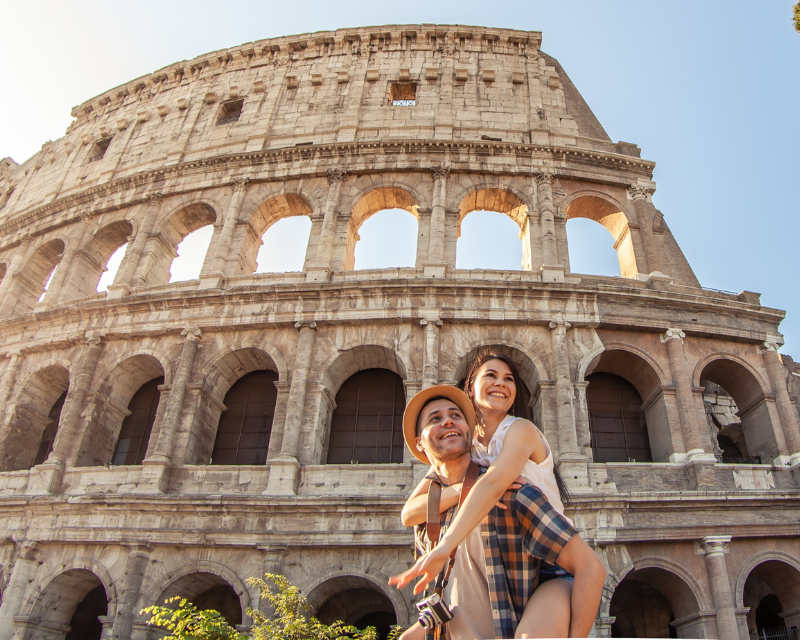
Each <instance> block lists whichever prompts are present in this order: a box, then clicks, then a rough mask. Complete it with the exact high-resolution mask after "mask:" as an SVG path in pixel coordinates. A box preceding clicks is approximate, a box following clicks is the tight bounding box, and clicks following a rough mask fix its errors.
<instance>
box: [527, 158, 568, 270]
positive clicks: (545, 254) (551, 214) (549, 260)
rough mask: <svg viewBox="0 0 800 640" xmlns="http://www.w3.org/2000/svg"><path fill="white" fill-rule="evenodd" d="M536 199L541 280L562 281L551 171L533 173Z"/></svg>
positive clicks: (562, 266) (563, 268)
mask: <svg viewBox="0 0 800 640" xmlns="http://www.w3.org/2000/svg"><path fill="white" fill-rule="evenodd" d="M533 177H534V181H535V182H536V199H537V204H538V208H539V227H540V229H541V234H542V266H541V267H540V269H539V271H540V272H541V274H542V281H543V282H564V272H565V271H566V269H565V267H564V265H562V264H560V263H559V260H558V239H557V238H556V222H555V216H556V213H555V205H554V204H553V181H554V176H553V174H552V173H544V172H543V173H536V174H534V176H533Z"/></svg>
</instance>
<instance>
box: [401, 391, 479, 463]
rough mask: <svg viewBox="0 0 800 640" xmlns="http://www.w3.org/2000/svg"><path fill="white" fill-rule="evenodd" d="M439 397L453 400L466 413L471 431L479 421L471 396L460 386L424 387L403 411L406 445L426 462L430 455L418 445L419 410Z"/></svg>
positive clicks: (415, 455) (465, 416)
mask: <svg viewBox="0 0 800 640" xmlns="http://www.w3.org/2000/svg"><path fill="white" fill-rule="evenodd" d="M437 397H438V398H447V399H448V400H452V401H453V402H454V403H455V404H456V406H457V407H458V408H459V409H461V413H463V414H464V418H466V420H467V424H468V425H469V428H470V430H471V431H474V430H475V424H476V423H477V422H478V420H477V418H476V417H475V409H474V408H473V406H472V401H471V400H470V399H469V396H467V394H466V393H464V392H463V391H462V390H461V389H459V388H458V387H453V386H451V385H449V384H438V385H436V386H433V387H428V388H427V389H423V390H422V391H420V392H419V393H418V394H417V395H415V396H414V397H413V398H411V401H410V402H409V403H408V405H407V406H406V410H405V413H403V437H404V438H405V440H406V446H407V447H408V449H409V450H410V451H411V453H413V454H414V457H415V458H417V460H419V461H421V462H424V463H425V464H430V461H429V460H428V456H427V455H425V452H424V451H420V450H418V449H417V447H416V440H417V418H418V417H419V412H420V411H422V408H423V407H424V406H425V405H426V404H427V403H428V401H430V400H431V399H432V398H437Z"/></svg>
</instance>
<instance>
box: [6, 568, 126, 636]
mask: <svg viewBox="0 0 800 640" xmlns="http://www.w3.org/2000/svg"><path fill="white" fill-rule="evenodd" d="M36 584H37V587H38V588H36V589H35V595H34V596H33V597H31V598H29V599H28V600H27V601H26V602H25V603H24V604H23V606H22V607H21V613H22V615H24V616H25V617H27V618H28V619H29V620H35V621H36V623H35V624H37V629H38V630H41V631H40V632H44V633H45V634H47V636H46V637H48V638H51V637H58V636H57V635H56V636H52V635H49V634H48V632H50V633H53V631H54V630H56V629H59V630H61V632H62V633H66V630H67V629H69V628H70V624H71V623H73V619H74V618H73V616H74V615H75V613H76V610H77V609H78V608H79V606H81V604H82V603H83V602H84V600H85V599H86V598H87V597H90V596H91V595H92V594H93V592H95V591H96V590H98V589H99V590H100V597H101V598H102V597H103V594H104V595H105V601H106V615H108V616H109V617H112V619H113V616H115V615H116V609H117V594H116V590H115V588H114V582H113V580H111V577H110V575H109V574H108V572H107V571H106V570H105V569H104V568H103V567H102V565H100V564H99V563H98V562H96V561H94V560H92V559H91V558H76V559H75V560H73V561H72V562H69V563H68V564H67V565H66V566H64V565H61V566H58V567H57V568H56V569H55V570H54V571H52V572H51V573H50V574H49V575H48V576H46V577H45V579H44V580H41V581H39V580H37V581H36ZM101 602H102V600H101ZM29 628H30V627H29ZM35 633H36V632H34V634H35ZM56 633H58V632H56ZM34 637H39V636H38V635H34ZM43 637H44V636H43ZM62 637H63V636H62Z"/></svg>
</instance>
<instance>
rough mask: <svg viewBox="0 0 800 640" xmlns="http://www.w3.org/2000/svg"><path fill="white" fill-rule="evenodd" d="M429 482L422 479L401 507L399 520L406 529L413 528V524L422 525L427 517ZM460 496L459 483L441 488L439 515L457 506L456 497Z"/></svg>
mask: <svg viewBox="0 0 800 640" xmlns="http://www.w3.org/2000/svg"><path fill="white" fill-rule="evenodd" d="M430 486H431V481H430V480H428V479H427V478H423V479H422V482H420V483H419V484H418V485H417V486H416V488H415V489H414V490H413V491H412V492H411V495H410V496H409V497H408V500H406V503H405V504H404V505H403V510H402V511H401V512H400V520H401V521H402V523H403V525H404V526H406V527H413V526H414V525H415V524H422V523H423V522H425V520H426V519H427V517H428V489H429V488H430ZM460 494H461V483H460V482H459V483H458V484H454V485H451V486H449V487H443V488H442V499H441V502H440V504H439V513H444V512H445V511H447V510H448V509H449V508H450V507H452V506H454V505H457V504H458V496H459V495H460Z"/></svg>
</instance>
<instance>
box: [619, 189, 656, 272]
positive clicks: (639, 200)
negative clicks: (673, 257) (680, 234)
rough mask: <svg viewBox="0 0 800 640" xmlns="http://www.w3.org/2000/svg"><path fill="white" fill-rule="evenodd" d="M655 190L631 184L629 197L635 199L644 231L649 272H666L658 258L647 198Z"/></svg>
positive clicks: (640, 226)
mask: <svg viewBox="0 0 800 640" xmlns="http://www.w3.org/2000/svg"><path fill="white" fill-rule="evenodd" d="M652 193H653V190H652V189H651V188H650V187H643V186H639V185H631V186H630V187H628V197H629V198H630V199H631V200H632V201H633V209H634V211H635V212H636V219H637V220H638V222H639V228H640V230H641V232H642V244H643V245H644V259H645V260H644V261H645V263H646V268H647V273H652V272H653V271H659V272H661V273H664V267H663V265H661V264H660V261H659V259H658V252H657V251H656V246H655V241H656V239H655V235H654V234H653V221H652V220H651V216H650V211H649V210H648V209H649V208H648V206H647V205H648V202H647V199H648V198H649V197H650V196H651V194H652Z"/></svg>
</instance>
